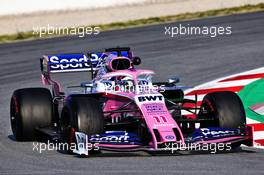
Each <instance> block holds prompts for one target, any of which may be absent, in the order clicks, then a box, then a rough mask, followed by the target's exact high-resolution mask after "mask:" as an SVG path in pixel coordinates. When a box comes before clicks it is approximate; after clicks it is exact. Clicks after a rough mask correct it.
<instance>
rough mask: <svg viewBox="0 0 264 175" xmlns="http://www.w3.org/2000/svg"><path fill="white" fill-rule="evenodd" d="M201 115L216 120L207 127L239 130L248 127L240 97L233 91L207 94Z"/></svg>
mask: <svg viewBox="0 0 264 175" xmlns="http://www.w3.org/2000/svg"><path fill="white" fill-rule="evenodd" d="M200 115H201V116H203V117H208V118H212V117H213V119H214V122H213V123H209V124H207V125H208V126H207V127H222V128H239V127H243V126H245V125H246V114H245V109H244V107H243V104H242V101H241V99H240V98H239V96H238V95H237V94H236V93H234V92H231V91H221V92H213V93H209V94H207V95H206V96H205V97H204V99H203V101H202V105H201V111H200Z"/></svg>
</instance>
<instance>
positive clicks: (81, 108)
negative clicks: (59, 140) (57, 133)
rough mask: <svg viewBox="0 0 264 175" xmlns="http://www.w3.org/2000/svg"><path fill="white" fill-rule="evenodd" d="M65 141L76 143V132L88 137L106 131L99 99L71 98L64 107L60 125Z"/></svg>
mask: <svg viewBox="0 0 264 175" xmlns="http://www.w3.org/2000/svg"><path fill="white" fill-rule="evenodd" d="M60 127H61V131H62V137H63V140H64V141H65V142H66V143H68V144H69V145H70V144H71V143H74V142H75V136H74V131H79V132H83V133H85V134H87V135H92V134H99V133H102V132H103V131H104V116H103V111H102V108H101V106H100V103H99V101H98V100H97V99H94V98H90V97H83V96H71V97H70V98H69V100H68V101H67V102H66V104H65V106H64V107H63V110H62V114H61V123H60ZM67 151H68V152H72V150H69V149H68V150H67Z"/></svg>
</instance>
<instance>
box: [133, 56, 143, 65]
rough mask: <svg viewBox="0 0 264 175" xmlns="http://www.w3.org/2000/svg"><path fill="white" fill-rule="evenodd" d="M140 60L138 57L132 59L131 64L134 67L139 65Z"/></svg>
mask: <svg viewBox="0 0 264 175" xmlns="http://www.w3.org/2000/svg"><path fill="white" fill-rule="evenodd" d="M140 63H141V59H140V58H139V57H133V64H134V65H140Z"/></svg>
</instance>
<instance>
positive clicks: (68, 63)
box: [49, 54, 99, 72]
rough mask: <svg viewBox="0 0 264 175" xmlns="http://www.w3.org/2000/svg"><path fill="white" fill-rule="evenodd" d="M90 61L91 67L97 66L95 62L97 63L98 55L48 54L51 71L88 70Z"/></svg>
mask: <svg viewBox="0 0 264 175" xmlns="http://www.w3.org/2000/svg"><path fill="white" fill-rule="evenodd" d="M91 63H92V65H93V67H96V66H97V64H98V63H99V57H98V55H97V54H92V57H91V58H88V57H87V56H86V55H84V54H65V55H53V56H49V65H50V71H51V72H65V71H75V70H76V71H80V70H90V69H91Z"/></svg>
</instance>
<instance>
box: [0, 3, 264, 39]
mask: <svg viewBox="0 0 264 175" xmlns="http://www.w3.org/2000/svg"><path fill="white" fill-rule="evenodd" d="M258 11H264V3H260V4H258V5H245V6H241V7H234V8H226V9H219V10H209V11H205V12H195V13H184V14H179V15H173V16H164V17H154V18H147V19H139V20H131V21H127V22H116V23H110V24H103V25H97V26H98V27H100V28H101V31H106V30H114V29H124V28H128V27H134V26H142V25H148V24H159V23H165V22H173V21H181V20H189V19H199V18H205V17H213V16H224V15H232V14H240V13H247V12H258ZM58 36H61V35H44V38H51V37H58ZM42 37H43V36H42ZM29 39H39V36H38V35H36V34H33V32H32V31H30V32H19V33H17V34H13V35H1V36H0V42H11V41H18V40H29Z"/></svg>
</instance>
